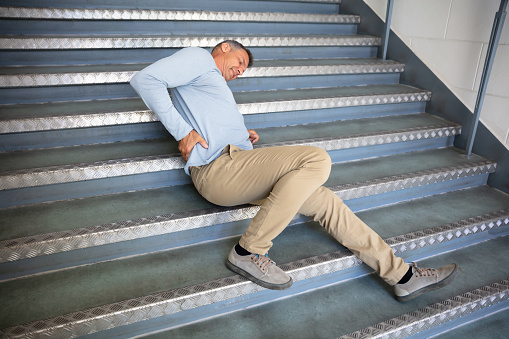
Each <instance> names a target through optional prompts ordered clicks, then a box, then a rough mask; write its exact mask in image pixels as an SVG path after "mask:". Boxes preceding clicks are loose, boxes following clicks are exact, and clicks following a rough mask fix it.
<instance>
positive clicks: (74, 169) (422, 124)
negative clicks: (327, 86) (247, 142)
mask: <svg viewBox="0 0 509 339" xmlns="http://www.w3.org/2000/svg"><path fill="white" fill-rule="evenodd" d="M458 132H459V126H457V125H454V124H450V123H448V122H446V121H444V120H442V119H439V118H436V117H434V116H431V115H427V114H421V115H409V116H406V118H405V117H384V118H376V119H375V118H373V119H364V120H360V119H359V120H352V121H348V122H329V123H320V124H309V125H302V126H291V127H290V126H288V127H284V128H267V129H260V130H258V134H259V135H260V140H261V141H260V143H259V144H258V145H257V146H256V147H268V146H281V145H314V146H317V147H321V148H323V149H325V150H327V151H335V150H341V149H350V148H356V147H362V146H373V145H382V144H391V143H398V142H403V141H406V140H415V139H429V138H439V137H444V136H451V135H455V134H458ZM0 163H1V165H0V189H2V190H7V189H15V188H21V187H32V186H41V185H49V184H56V183H64V182H73V181H82V180H90V179H99V178H106V177H116V176H123V175H130V174H141V173H149V172H159V171H164V170H174V169H181V168H183V166H184V162H183V161H182V158H181V156H180V155H179V154H178V149H177V143H176V141H174V140H172V139H156V140H141V141H134V142H124V143H110V144H98V145H88V146H75V147H61V148H51V149H41V150H31V151H15V152H4V153H0Z"/></svg>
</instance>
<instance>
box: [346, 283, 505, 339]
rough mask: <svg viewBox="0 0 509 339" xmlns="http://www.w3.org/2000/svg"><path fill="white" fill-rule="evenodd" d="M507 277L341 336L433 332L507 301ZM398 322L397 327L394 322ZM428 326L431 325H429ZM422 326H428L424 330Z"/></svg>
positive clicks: (350, 338) (404, 334)
mask: <svg viewBox="0 0 509 339" xmlns="http://www.w3.org/2000/svg"><path fill="white" fill-rule="evenodd" d="M508 301H509V280H508V279H505V280H500V281H498V282H494V283H492V284H489V285H486V286H482V287H480V288H477V289H475V290H471V291H468V292H465V293H462V294H459V295H457V296H454V297H452V298H450V299H447V300H443V301H441V302H438V303H435V304H432V305H429V306H427V307H425V308H420V309H418V310H416V311H412V312H410V313H407V314H403V315H400V316H398V317H396V318H392V319H389V320H386V321H384V322H381V323H378V324H376V325H373V326H370V327H368V328H365V329H362V330H359V331H356V332H353V333H350V334H347V335H344V336H341V337H340V338H342V339H353V338H363V337H366V336H367V335H368V336H369V335H373V336H375V335H376V336H379V337H381V336H384V335H390V336H394V337H398V338H403V337H405V338H406V337H409V336H412V335H416V334H419V335H424V333H422V332H425V333H426V332H427V333H430V332H431V333H433V331H435V329H434V327H438V326H440V325H443V324H446V325H448V323H449V322H451V321H453V320H455V319H458V318H460V317H465V316H468V315H469V314H471V313H474V312H478V311H479V310H482V309H486V308H488V307H493V306H495V305H497V304H501V303H503V304H505V305H507V304H509V303H508ZM394 324H397V327H395V326H394ZM430 328H431V329H430ZM424 329H427V331H426V330H424Z"/></svg>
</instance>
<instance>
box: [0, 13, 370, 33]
mask: <svg viewBox="0 0 509 339" xmlns="http://www.w3.org/2000/svg"><path fill="white" fill-rule="evenodd" d="M0 17H2V18H3V20H2V21H1V22H0V28H1V29H2V32H3V34H28V35H29V34H59V33H61V32H65V33H66V34H76V35H84V34H92V35H96V34H99V35H102V34H128V33H132V34H154V33H155V32H171V33H172V34H187V35H189V34H200V33H202V32H207V33H208V34H228V33H229V32H232V31H235V32H236V33H237V34H251V33H255V34H271V33H273V32H278V33H280V34H294V33H295V32H306V33H307V34H355V33H356V31H357V24H358V23H359V22H360V18H359V17H358V16H355V15H339V14H335V15H324V14H304V13H300V14H297V13H266V12H265V13H263V12H225V11H221V12H217V11H161V10H144V9H80V8H58V9H46V8H20V7H0ZM21 22H22V24H20V23H21ZM90 22H93V23H94V24H93V25H90Z"/></svg>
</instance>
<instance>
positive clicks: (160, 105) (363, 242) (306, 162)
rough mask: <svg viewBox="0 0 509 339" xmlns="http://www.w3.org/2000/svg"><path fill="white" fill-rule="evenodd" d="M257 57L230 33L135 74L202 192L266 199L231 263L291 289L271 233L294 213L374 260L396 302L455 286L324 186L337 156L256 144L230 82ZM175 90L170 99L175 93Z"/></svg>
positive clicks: (228, 199)
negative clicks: (410, 257)
mask: <svg viewBox="0 0 509 339" xmlns="http://www.w3.org/2000/svg"><path fill="white" fill-rule="evenodd" d="M252 63H253V56H252V54H251V52H250V51H249V50H248V49H246V48H245V47H244V46H242V45H241V44H240V43H238V42H236V41H232V40H227V41H224V42H222V43H220V44H218V45H217V46H216V47H215V48H214V49H213V50H212V53H209V52H208V51H206V50H205V49H201V48H195V47H191V48H184V49H182V50H180V51H178V52H177V53H175V54H173V55H172V56H170V57H167V58H164V59H162V60H159V61H157V62H156V63H154V64H152V65H150V66H148V67H147V68H145V69H143V70H142V71H140V72H139V73H137V74H136V75H135V76H134V77H133V78H132V80H131V85H132V86H133V87H134V89H135V90H136V91H137V92H138V94H139V95H140V96H141V98H142V99H143V101H144V102H145V104H146V105H147V106H148V108H150V109H151V110H152V111H153V112H154V113H155V114H156V115H157V116H158V117H159V119H160V120H161V122H162V123H163V125H164V126H165V127H166V129H167V130H168V131H169V132H170V133H171V135H173V137H174V138H175V139H176V140H178V141H179V151H180V152H181V153H182V157H183V158H184V160H185V161H186V165H185V167H184V170H185V172H186V174H188V175H190V176H191V178H192V180H193V183H194V185H195V187H196V189H197V190H198V192H200V194H201V195H202V196H203V197H204V198H205V199H207V200H208V201H210V202H212V203H214V204H217V205H221V206H234V205H240V204H246V203H255V204H258V205H260V210H259V212H258V213H257V214H256V215H255V217H254V218H253V219H252V220H251V223H250V224H249V226H248V228H247V229H246V231H245V232H244V234H243V235H242V237H241V238H240V241H239V243H238V244H237V245H236V246H235V247H234V248H233V249H232V250H231V252H230V254H229V255H228V259H227V261H226V264H227V266H228V267H229V268H230V269H231V270H233V271H235V272H237V273H238V274H240V275H242V276H244V277H246V278H248V279H250V280H252V281H253V282H255V283H257V284H259V285H261V286H263V287H266V288H270V289H286V288H289V287H290V286H291V285H292V279H291V277H289V276H288V275H287V274H286V273H285V272H284V271H283V270H282V269H280V268H279V267H277V266H276V264H275V263H274V262H273V261H272V260H271V259H270V258H269V257H268V255H267V253H268V251H269V249H270V248H271V246H272V240H273V239H274V238H275V237H276V236H278V235H279V234H280V233H281V232H282V231H283V230H284V228H285V227H286V226H287V225H288V223H289V222H290V221H291V220H292V218H293V217H294V216H295V214H297V213H300V214H303V215H306V216H310V217H312V218H313V220H315V221H317V222H319V223H320V224H321V225H322V226H323V227H325V228H326V230H327V231H328V232H329V233H330V234H331V235H332V236H333V237H334V238H335V239H337V241H339V242H340V243H341V244H343V245H344V246H346V247H347V248H348V249H350V250H351V251H352V252H353V253H354V254H355V255H356V256H357V257H359V258H360V259H361V260H362V261H364V262H365V263H366V264H368V265H369V266H370V267H372V268H373V269H374V270H376V272H377V273H378V274H379V275H380V276H381V277H382V278H383V279H384V280H385V281H386V282H387V283H388V284H390V285H393V286H395V293H396V296H397V298H398V299H399V300H402V301H404V300H409V299H412V298H414V297H416V296H418V295H420V294H422V293H424V292H427V291H429V290H432V289H436V288H440V287H443V286H445V285H447V284H449V283H450V282H451V281H452V280H453V279H454V278H455V277H456V275H457V274H458V272H459V267H458V266H457V265H456V264H452V265H448V266H444V267H442V268H440V269H431V268H430V269H428V268H426V269H425V268H420V267H417V265H415V264H413V265H412V266H410V265H408V264H406V263H405V262H404V261H403V260H402V259H401V258H399V257H396V256H395V255H394V252H393V251H392V249H391V247H390V246H389V245H387V244H386V243H385V242H384V241H383V240H382V239H381V238H380V236H379V235H378V234H376V233H375V232H374V231H373V230H371V229H370V228H369V227H368V226H367V225H366V224H364V223H363V222H362V221H361V220H360V219H359V218H358V217H357V216H356V215H355V214H354V213H353V212H352V211H351V210H350V209H349V208H348V207H347V206H346V205H345V204H344V203H343V201H342V200H341V199H340V198H339V197H338V196H337V195H336V194H334V193H333V192H332V191H331V190H329V189H327V188H325V187H323V186H322V185H323V184H324V183H325V182H326V180H327V179H328V177H329V173H330V170H331V160H330V157H329V155H328V154H327V152H325V151H324V150H323V149H321V148H318V147H311V146H283V147H267V148H258V149H253V145H252V144H253V143H255V142H257V141H258V139H259V136H258V134H257V133H256V132H255V131H254V130H248V129H247V128H246V127H245V125H244V118H243V116H242V114H241V113H240V112H239V110H238V108H237V104H236V102H235V99H234V97H233V94H232V92H231V90H230V88H229V87H228V85H227V84H226V82H227V81H230V80H234V79H236V78H237V77H238V76H240V75H242V74H243V73H244V71H245V70H246V69H247V68H248V67H250V66H251V65H252ZM168 88H169V89H170V90H171V98H170V96H169V95H168Z"/></svg>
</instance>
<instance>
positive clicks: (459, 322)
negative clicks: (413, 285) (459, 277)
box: [387, 290, 509, 339]
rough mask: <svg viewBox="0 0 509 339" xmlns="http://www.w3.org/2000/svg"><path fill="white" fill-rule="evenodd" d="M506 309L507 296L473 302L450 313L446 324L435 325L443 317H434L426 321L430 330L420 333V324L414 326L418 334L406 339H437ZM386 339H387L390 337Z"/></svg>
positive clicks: (508, 304)
mask: <svg viewBox="0 0 509 339" xmlns="http://www.w3.org/2000/svg"><path fill="white" fill-rule="evenodd" d="M481 291H482V290H481ZM481 291H479V292H481ZM482 292H484V291H482ZM501 300H503V301H501ZM487 305H492V306H487ZM508 309H509V299H508V298H507V294H506V295H501V296H500V297H499V296H493V297H490V298H485V299H484V300H479V301H477V302H473V303H472V304H470V305H469V307H462V308H461V309H459V310H454V311H452V312H451V313H452V314H451V316H450V317H445V320H447V322H444V323H442V324H440V325H437V320H436V319H437V318H438V319H440V320H442V321H443V320H444V316H443V315H440V316H439V317H435V319H430V320H429V321H428V323H429V324H430V328H429V329H427V330H423V331H422V332H418V331H419V330H420V329H422V328H423V327H422V323H419V324H415V325H414V327H413V329H414V332H418V333H417V334H415V335H412V336H409V337H407V338H408V339H420V338H432V337H434V338H437V336H439V335H441V334H445V333H451V331H454V330H455V329H457V328H458V327H461V326H463V325H468V324H471V323H472V322H474V321H482V319H486V317H489V316H491V315H494V314H496V313H498V312H501V311H504V310H505V311H507V310H508ZM470 312H471V313H470ZM458 313H460V314H458ZM431 324H432V325H431ZM404 333H411V331H410V329H405V330H404ZM387 338H388V339H389V338H390V337H387Z"/></svg>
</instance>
